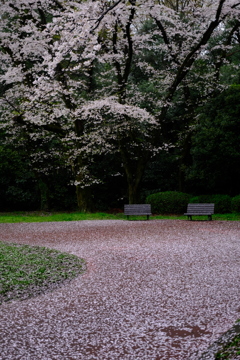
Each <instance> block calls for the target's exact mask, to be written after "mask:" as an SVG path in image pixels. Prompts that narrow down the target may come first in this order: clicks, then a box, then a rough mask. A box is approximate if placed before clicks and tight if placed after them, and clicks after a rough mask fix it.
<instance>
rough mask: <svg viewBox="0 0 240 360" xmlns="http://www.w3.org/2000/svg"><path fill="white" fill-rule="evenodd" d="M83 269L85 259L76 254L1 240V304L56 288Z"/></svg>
mask: <svg viewBox="0 0 240 360" xmlns="http://www.w3.org/2000/svg"><path fill="white" fill-rule="evenodd" d="M84 268H85V262H84V260H82V259H80V258H78V257H77V256H75V255H71V254H67V253H61V252H60V251H57V250H52V249H48V248H44V247H38V246H29V245H19V244H7V243H4V242H2V241H0V304H2V303H3V302H6V301H9V300H13V299H20V300H24V299H26V298H29V297H32V296H36V295H39V294H41V293H43V292H45V291H47V290H50V289H53V288H56V287H57V286H59V285H60V284H62V283H63V282H64V281H66V280H67V279H68V280H69V279H72V278H74V277H76V276H77V275H79V274H80V273H82V272H83V271H84Z"/></svg>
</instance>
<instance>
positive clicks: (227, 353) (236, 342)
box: [215, 334, 240, 360]
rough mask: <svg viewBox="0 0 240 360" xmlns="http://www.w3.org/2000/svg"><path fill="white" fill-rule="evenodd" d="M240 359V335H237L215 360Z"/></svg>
mask: <svg viewBox="0 0 240 360" xmlns="http://www.w3.org/2000/svg"><path fill="white" fill-rule="evenodd" d="M239 357H240V334H237V335H236V336H235V337H234V338H233V340H232V341H231V342H229V343H228V344H226V345H225V346H224V347H223V348H222V349H221V351H219V352H218V353H217V354H216V356H215V360H230V359H232V360H234V359H236V358H238V359H239Z"/></svg>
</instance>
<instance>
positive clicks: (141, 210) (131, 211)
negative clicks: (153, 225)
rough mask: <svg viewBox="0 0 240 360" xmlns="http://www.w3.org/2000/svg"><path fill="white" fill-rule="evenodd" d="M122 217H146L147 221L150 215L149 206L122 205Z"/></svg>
mask: <svg viewBox="0 0 240 360" xmlns="http://www.w3.org/2000/svg"><path fill="white" fill-rule="evenodd" d="M124 215H127V218H128V219H129V216H130V215H146V216H147V220H149V216H150V215H152V212H151V205H150V204H129V205H124Z"/></svg>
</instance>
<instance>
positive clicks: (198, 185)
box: [187, 85, 240, 196]
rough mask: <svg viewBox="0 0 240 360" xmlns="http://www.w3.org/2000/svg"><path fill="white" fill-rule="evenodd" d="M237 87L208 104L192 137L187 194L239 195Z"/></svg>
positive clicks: (239, 108)
mask: <svg viewBox="0 0 240 360" xmlns="http://www.w3.org/2000/svg"><path fill="white" fill-rule="evenodd" d="M239 140H240V86H237V85H236V86H231V87H230V88H229V89H228V90H226V91H225V92H223V93H222V94H220V95H219V96H217V97H216V98H214V99H213V100H211V101H209V102H208V104H207V105H206V106H205V107H204V108H203V109H202V110H201V113H200V116H199V122H198V125H197V127H196V130H195V133H194V135H193V137H192V149H191V155H192V160H193V165H192V166H191V167H190V168H189V169H188V172H187V184H188V191H190V192H192V193H195V194H201V193H202V194H205V193H208V194H210V193H212V194H217V193H220V194H228V195H231V196H234V195H237V194H239V193H240V167H239V163H240V141H239Z"/></svg>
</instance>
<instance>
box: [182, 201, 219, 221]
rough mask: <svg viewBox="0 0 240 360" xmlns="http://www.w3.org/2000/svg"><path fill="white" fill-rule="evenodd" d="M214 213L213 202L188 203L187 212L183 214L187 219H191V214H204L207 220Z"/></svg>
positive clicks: (210, 218)
mask: <svg viewBox="0 0 240 360" xmlns="http://www.w3.org/2000/svg"><path fill="white" fill-rule="evenodd" d="M213 214H214V204H188V206H187V212H186V213H185V214H184V215H186V216H187V217H188V220H192V216H203V215H206V216H207V217H208V220H212V215H213Z"/></svg>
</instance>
